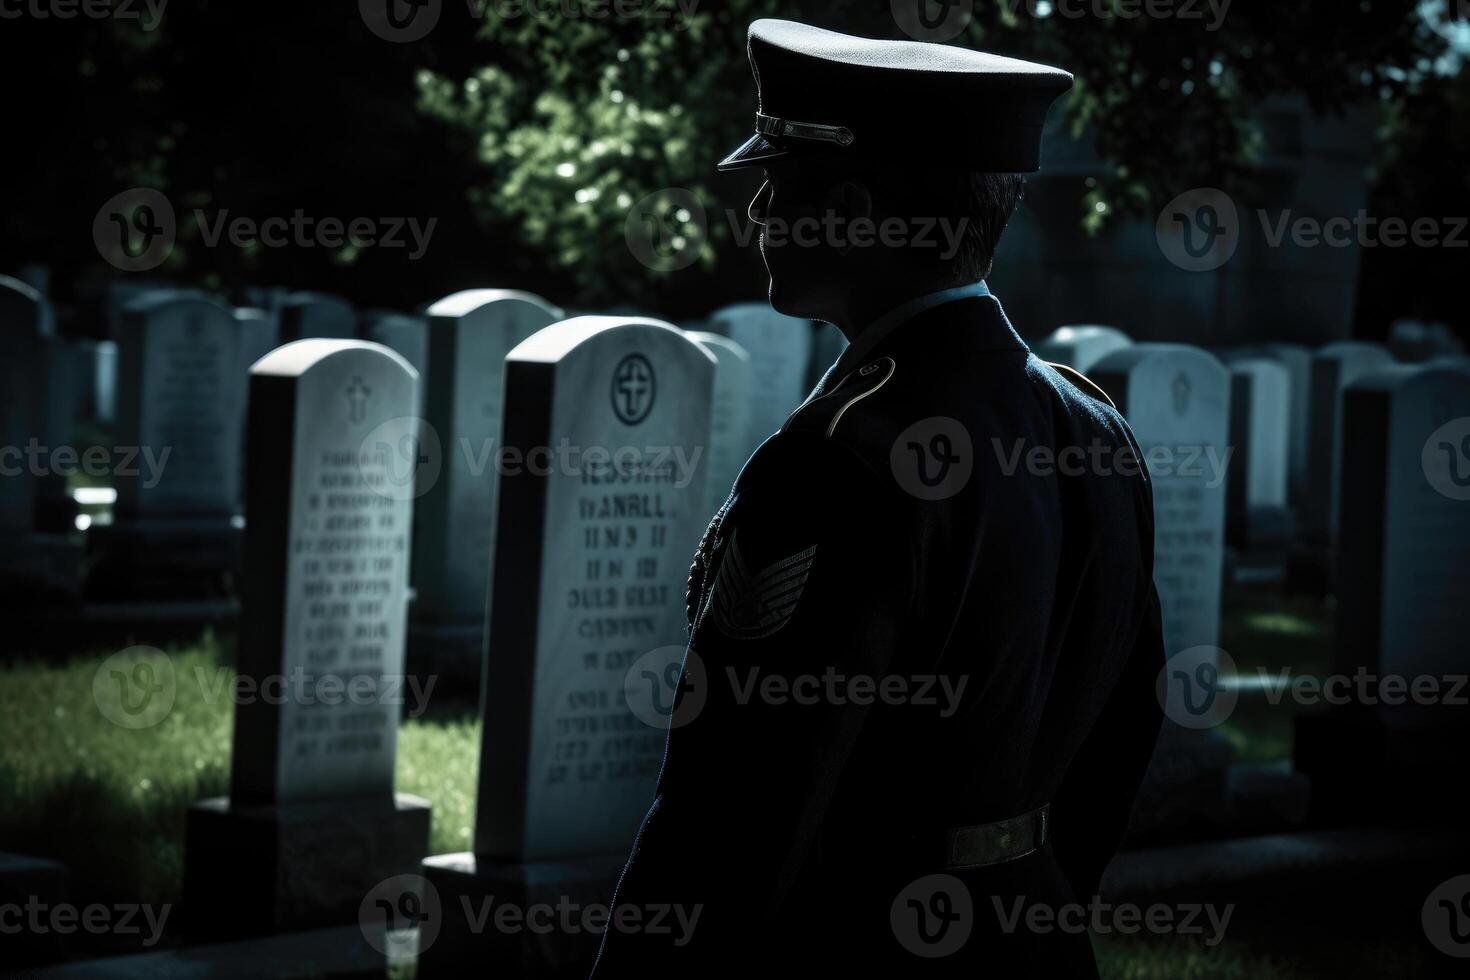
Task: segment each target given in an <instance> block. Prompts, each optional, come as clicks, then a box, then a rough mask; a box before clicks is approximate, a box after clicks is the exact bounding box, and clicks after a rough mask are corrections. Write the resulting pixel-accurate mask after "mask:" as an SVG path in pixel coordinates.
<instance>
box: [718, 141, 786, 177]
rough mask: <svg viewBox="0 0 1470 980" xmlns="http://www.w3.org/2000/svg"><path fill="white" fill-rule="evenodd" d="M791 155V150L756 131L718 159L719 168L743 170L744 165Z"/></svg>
mask: <svg viewBox="0 0 1470 980" xmlns="http://www.w3.org/2000/svg"><path fill="white" fill-rule="evenodd" d="M790 155H791V151H790V150H788V149H785V148H784V147H780V146H777V145H776V144H775V143H772V142H771V141H770V140H768V139H766V138H765V136H763V135H761V134H760V133H756V134H755V135H754V136H752V137H751V138H750V139H748V140H746V141H745V142H744V143H742V144H740V148H739V149H737V150H736V151H735V152H734V153H731V154H730V155H729V156H727V157H725V159H723V160H721V161H720V164H719V167H718V168H717V169H719V170H722V171H723V170H743V169H745V168H746V167H759V166H761V165H763V164H764V163H766V162H767V161H768V160H780V159H782V158H784V157H788V156H790Z"/></svg>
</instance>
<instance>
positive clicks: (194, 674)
mask: <svg viewBox="0 0 1470 980" xmlns="http://www.w3.org/2000/svg"><path fill="white" fill-rule="evenodd" d="M1252 615H1253V614H1251V613H1249V612H1236V613H1232V614H1231V615H1229V616H1227V619H1226V627H1225V632H1226V634H1227V638H1228V643H1233V644H1235V648H1234V649H1232V648H1231V647H1230V646H1229V645H1227V646H1226V649H1228V650H1230V651H1231V653H1232V656H1235V657H1236V659H1237V662H1238V663H1240V664H1245V665H1250V666H1254V665H1255V664H1256V663H1260V664H1263V665H1269V664H1284V663H1292V664H1302V663H1308V662H1309V661H1310V658H1312V657H1314V656H1317V653H1316V652H1314V651H1320V648H1321V646H1322V643H1323V640H1322V633H1321V629H1322V627H1321V625H1320V619H1321V617H1320V616H1316V617H1313V616H1310V615H1306V614H1304V613H1303V612H1301V611H1297V612H1287V613H1280V614H1273V616H1272V617H1266V618H1265V619H1261V618H1259V617H1258V618H1255V619H1252V618H1251V617H1252ZM110 652H111V651H104V652H99V653H97V654H95V655H82V656H77V657H75V658H74V659H72V660H71V661H69V662H66V663H42V662H37V661H25V662H19V663H8V664H4V663H0V848H3V849H5V850H8V851H14V852H19V853H25V854H34V855H40V856H47V857H53V858H56V859H58V860H60V861H62V862H64V863H65V864H66V865H67V866H68V867H69V868H70V869H71V872H72V894H71V899H72V901H73V902H76V903H78V904H82V903H87V902H92V901H102V902H120V901H125V902H138V901H141V902H147V903H151V904H155V905H157V904H163V903H171V902H176V901H177V900H178V897H179V891H180V885H181V879H182V873H183V858H184V855H183V832H184V815H185V811H186V809H187V807H188V806H189V804H190V803H192V802H193V801H195V800H198V799H201V798H204V797H209V796H219V795H223V794H225V793H226V792H227V788H228V782H229V765H230V739H231V725H232V717H231V715H232V711H233V708H232V705H231V703H230V700H229V698H228V697H225V696H220V693H219V692H221V691H223V690H226V689H227V688H226V684H227V682H228V679H229V678H230V676H231V674H230V668H229V667H228V666H227V664H228V663H229V662H230V659H231V658H230V651H229V649H228V642H227V640H224V639H221V638H219V637H214V636H209V635H206V636H205V637H203V638H202V639H201V640H200V641H198V642H196V643H193V644H190V645H188V646H186V647H176V648H172V649H169V650H167V651H166V652H167V654H168V656H169V658H170V662H171V665H172V667H173V670H174V678H175V697H174V701H173V705H172V707H171V709H170V710H169V711H168V713H167V715H166V716H164V717H163V719H162V720H161V721H159V722H158V723H157V724H155V725H152V726H151V727H148V728H142V729H137V730H130V729H126V728H122V727H119V726H118V725H115V724H113V723H112V722H110V721H108V720H107V718H106V717H104V715H103V713H102V711H101V710H100V709H99V706H98V703H97V700H96V698H95V697H94V694H93V683H94V679H95V678H96V677H97V676H98V673H99V667H100V666H101V665H102V663H103V661H104V660H105V659H106V658H107V656H108V654H109V653H110ZM115 666H119V665H118V664H117V663H116V662H114V663H112V664H109V667H115ZM121 666H123V667H127V665H126V664H123V665H121ZM434 704H435V706H436V709H435V710H434V711H431V712H430V713H429V714H428V715H426V716H425V717H423V718H419V719H408V720H406V721H405V722H404V723H403V726H402V729H401V732H400V735H399V754H398V772H397V785H398V789H399V790H400V791H403V792H409V793H414V794H417V795H419V796H423V797H425V798H426V799H428V800H430V801H431V802H432V803H433V806H434V811H433V831H432V843H431V851H432V852H435V853H439V852H445V851H459V850H466V849H468V847H469V845H470V835H471V825H472V821H473V814H474V796H475V782H476V775H477V773H476V767H477V762H478V757H479V723H478V721H477V719H476V718H475V712H474V710H473V708H472V707H471V706H466V705H458V706H452V705H451V706H447V707H446V706H444V705H443V704H442V703H441V702H439V701H436V702H434ZM1287 711H1288V708H1287V707H1286V706H1281V707H1279V708H1275V709H1273V710H1272V711H1269V712H1264V713H1260V716H1259V717H1256V716H1254V715H1252V714H1251V713H1250V712H1245V713H1244V715H1243V719H1232V722H1231V724H1232V725H1233V726H1235V727H1234V728H1233V729H1232V730H1231V737H1232V738H1233V739H1236V740H1237V743H1238V744H1239V745H1241V746H1243V754H1244V755H1246V756H1247V757H1258V758H1272V757H1277V756H1279V755H1280V754H1281V753H1283V752H1285V751H1289V745H1290V742H1289V724H1287V725H1286V727H1285V728H1283V724H1286V723H1288V722H1289V718H1285V717H1284V716H1285V715H1286V713H1287ZM1252 719H1254V720H1252ZM1283 730H1284V731H1286V732H1287V733H1288V735H1287V737H1286V739H1285V740H1284V741H1283V739H1282V735H1281V733H1282V731H1283ZM1287 939H1288V937H1287V936H1283V935H1282V934H1280V933H1275V932H1273V933H1272V934H1271V935H1269V936H1266V937H1264V938H1259V937H1258V938H1256V939H1252V938H1251V937H1250V936H1237V934H1236V933H1235V932H1233V931H1232V932H1231V933H1230V934H1229V935H1228V936H1227V937H1226V940H1225V941H1224V942H1223V943H1221V944H1220V945H1219V946H1217V947H1215V948H1209V947H1206V946H1204V945H1203V943H1202V942H1201V941H1199V940H1197V939H1186V938H1180V937H1156V936H1149V937H1143V936H1135V937H1119V936H1105V937H1098V939H1097V949H1098V953H1099V957H1100V961H1101V963H1102V967H1103V975H1104V976H1106V977H1109V978H1119V980H1124V978H1126V980H1212V978H1251V980H1288V978H1290V980H1295V978H1302V977H1316V976H1325V975H1336V976H1354V975H1356V976H1382V975H1415V974H1414V972H1412V965H1411V964H1409V963H1408V962H1407V961H1405V960H1403V959H1401V958H1400V956H1399V955H1398V954H1393V953H1389V952H1385V951H1384V950H1383V948H1382V946H1383V944H1384V940H1383V938H1382V937H1376V936H1372V935H1365V936H1361V937H1358V936H1348V937H1346V938H1344V937H1338V936H1318V937H1316V939H1317V941H1316V942H1315V943H1314V941H1313V939H1312V937H1311V936H1301V935H1291V936H1290V937H1289V942H1283V941H1284V940H1287ZM1283 945H1289V946H1290V947H1291V948H1290V950H1283V949H1281V948H1280V947H1281V946H1283ZM1324 950H1325V951H1326V952H1324ZM1358 968H1361V969H1362V972H1359V969H1358ZM1406 969H1407V970H1410V971H1411V972H1408V973H1405V972H1402V971H1404V970H1406ZM1324 970H1330V972H1323V971H1324Z"/></svg>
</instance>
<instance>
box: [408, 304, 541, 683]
mask: <svg viewBox="0 0 1470 980" xmlns="http://www.w3.org/2000/svg"><path fill="white" fill-rule="evenodd" d="M558 319H560V311H558V310H556V309H555V308H554V307H552V306H551V305H550V304H549V303H547V302H546V301H545V300H543V299H541V298H540V297H538V296H534V295H532V294H530V293H523V292H518V291H515V290H508V289H471V290H466V291H464V292H459V293H455V294H453V295H452V296H446V297H445V298H444V299H441V300H439V301H438V302H437V303H434V304H433V305H432V306H430V307H429V311H428V337H429V347H428V363H429V374H428V376H427V383H426V386H425V392H424V418H425V419H426V420H427V422H428V426H427V429H428V430H429V432H432V434H433V438H435V439H437V446H438V451H437V454H436V453H434V450H433V446H434V443H429V444H428V448H427V449H425V448H423V447H422V446H421V447H420V454H421V455H423V454H429V455H431V456H432V455H437V457H438V458H437V459H436V460H434V459H431V460H426V461H425V465H419V466H417V467H416V473H417V476H418V478H419V480H420V485H419V486H418V487H417V488H416V490H418V491H421V493H420V497H419V502H418V519H417V521H416V524H415V528H414V533H415V542H414V548H415V551H416V553H417V558H416V564H415V565H414V586H415V588H416V589H417V598H416V600H415V604H414V609H413V635H412V638H411V640H410V654H411V656H412V658H413V667H414V669H415V670H423V671H426V672H428V673H432V674H436V675H440V676H444V677H447V678H450V679H451V680H462V681H466V682H469V684H470V686H471V687H473V686H475V685H476V684H477V683H478V680H479V672H480V659H481V656H482V654H483V650H484V640H485V637H484V633H485V612H486V596H487V594H488V585H489V582H490V561H491V556H492V555H493V554H494V551H493V549H494V543H495V499H496V488H497V486H498V485H499V481H498V468H499V467H498V460H499V456H498V454H499V450H500V445H501V443H500V439H501V424H502V401H503V398H504V393H503V389H502V387H501V385H502V381H503V376H504V370H505V368H504V363H505V356H506V354H508V353H509V352H510V351H511V349H512V348H514V347H515V346H516V345H517V344H519V343H520V342H521V341H523V340H525V339H526V338H527V337H530V336H531V335H532V334H534V333H535V332H536V331H538V330H540V329H541V328H543V327H546V326H548V325H550V324H552V323H554V322H555V321H557V320H558ZM430 438H431V437H430V435H429V434H428V432H426V433H425V435H424V439H425V440H426V441H427V440H429V439H430ZM435 463H437V465H434V464H435Z"/></svg>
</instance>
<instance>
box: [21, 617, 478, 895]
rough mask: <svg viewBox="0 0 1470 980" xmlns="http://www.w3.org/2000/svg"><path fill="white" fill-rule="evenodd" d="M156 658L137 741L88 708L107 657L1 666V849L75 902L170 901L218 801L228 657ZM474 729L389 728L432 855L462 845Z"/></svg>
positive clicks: (199, 650) (228, 716) (424, 722)
mask: <svg viewBox="0 0 1470 980" xmlns="http://www.w3.org/2000/svg"><path fill="white" fill-rule="evenodd" d="M166 653H167V654H168V656H169V658H170V661H171V662H172V665H173V669H174V676H175V685H176V687H175V690H176V696H175V698H174V702H173V706H172V708H171V709H170V710H169V712H168V714H167V715H166V716H165V717H164V718H163V719H162V720H161V721H159V722H158V723H157V724H156V725H153V726H151V727H148V728H142V729H138V730H129V729H126V728H122V727H119V726H117V725H115V724H113V723H112V722H111V721H109V720H108V719H107V718H106V717H104V716H103V714H102V711H101V710H100V709H99V707H98V704H97V701H96V700H95V699H94V697H93V680H94V677H95V676H96V675H97V672H98V668H99V666H100V665H101V664H102V662H103V660H104V659H105V657H104V655H97V656H85V657H77V658H74V659H73V660H71V661H69V662H67V663H63V664H49V663H40V662H34V661H32V662H23V663H18V664H9V665H5V666H3V667H0V677H3V682H0V840H3V841H4V842H5V847H6V849H8V850H12V851H17V852H20V853H25V854H34V855H38V856H44V857H52V858H55V859H57V860H59V861H62V862H63V863H65V864H66V865H67V866H68V867H70V868H71V870H72V877H73V896H72V897H73V899H74V900H77V901H94V900H95V901H109V902H115V901H143V902H151V903H163V902H172V901H176V900H177V899H178V895H179V891H180V887H181V882H182V876H183V857H184V856H183V839H184V816H185V812H186V810H187V808H188V806H189V804H191V803H193V802H194V801H195V800H199V799H203V798H205V797H210V796H222V795H224V794H226V793H227V792H228V790H229V772H230V740H231V733H232V726H233V711H234V708H233V705H232V704H231V702H230V699H229V698H228V697H211V696H210V694H209V692H210V691H212V690H220V689H225V688H223V687H221V686H220V680H221V679H228V678H229V677H230V676H231V674H230V672H229V668H228V667H226V666H225V664H226V662H227V656H226V652H225V646H224V644H223V643H222V642H221V641H220V640H218V639H217V638H214V637H212V636H206V637H205V638H204V639H203V640H202V641H201V642H199V643H196V644H193V645H191V646H188V647H184V648H179V647H175V648H171V649H169V650H167V651H166ZM111 666H116V664H115V663H114V664H109V667H111ZM121 666H122V667H123V668H124V669H129V668H128V665H127V664H123V665H121ZM220 671H224V672H225V673H224V674H222V675H221V674H220V673H219V672H220ZM200 678H204V679H205V680H204V682H203V683H201V681H200ZM104 683H105V679H104ZM479 730H480V726H479V722H478V721H477V720H476V719H474V718H473V713H472V712H470V713H465V712H459V713H458V714H454V715H451V716H449V717H445V718H442V719H437V720H431V719H427V718H425V719H418V720H414V719H409V720H406V721H405V722H404V724H403V726H402V728H401V730H400V733H399V752H398V773H397V784H398V786H397V788H398V789H399V790H400V791H402V792H407V793H413V794H416V795H418V796H422V797H424V798H426V799H428V800H429V801H431V802H432V803H433V805H434V812H433V825H432V826H433V829H432V838H431V845H430V850H431V851H432V852H433V853H440V852H444V851H462V850H466V849H468V848H469V846H470V833H471V826H472V823H473V815H474V796H475V780H476V775H477V770H478V764H479V754H480V738H479Z"/></svg>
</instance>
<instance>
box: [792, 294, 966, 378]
mask: <svg viewBox="0 0 1470 980" xmlns="http://www.w3.org/2000/svg"><path fill="white" fill-rule="evenodd" d="M989 295H990V287H988V286H986V285H985V280H983V279H982V280H980V281H979V282H976V283H971V284H970V285H968V286H951V287H950V288H948V289H938V290H935V291H934V292H932V293H925V294H924V295H923V296H915V297H914V298H913V299H911V300H908V301H907V302H905V303H901V304H899V305H898V306H895V307H894V308H893V309H891V310H889V311H888V312H887V313H885V314H883V315H882V316H880V317H878V319H876V320H874V321H873V322H871V323H869V324H868V325H867V326H866V327H864V328H863V330H862V332H860V333H859V334H858V336H857V339H856V340H854V341H853V342H852V343H850V344H848V345H847V349H846V350H844V351H843V352H842V355H841V356H840V357H838V358H837V363H836V364H834V365H833V366H832V367H831V368H830V369H829V370H828V371H827V373H826V374H825V375H823V376H822V380H821V381H820V382H819V383H818V385H817V388H818V390H819V391H824V390H826V389H827V388H828V387H830V386H831V384H834V383H835V382H837V381H838V380H840V379H842V378H844V377H846V376H847V375H848V374H851V373H852V372H853V371H855V370H856V369H857V368H859V367H861V366H862V365H863V363H864V362H865V361H867V360H868V358H869V357H870V356H871V355H872V353H873V351H875V350H877V349H878V346H879V345H880V344H882V343H883V341H885V340H886V339H888V336H889V335H890V334H892V333H893V331H894V330H896V329H898V328H899V327H900V326H902V325H903V324H905V323H907V322H908V321H909V320H912V319H913V318H914V317H916V316H918V315H919V314H920V313H924V312H926V311H928V310H932V309H934V308H935V307H936V306H943V305H944V304H945V303H953V302H955V301H956V300H962V299H972V298H978V297H982V296H989Z"/></svg>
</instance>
